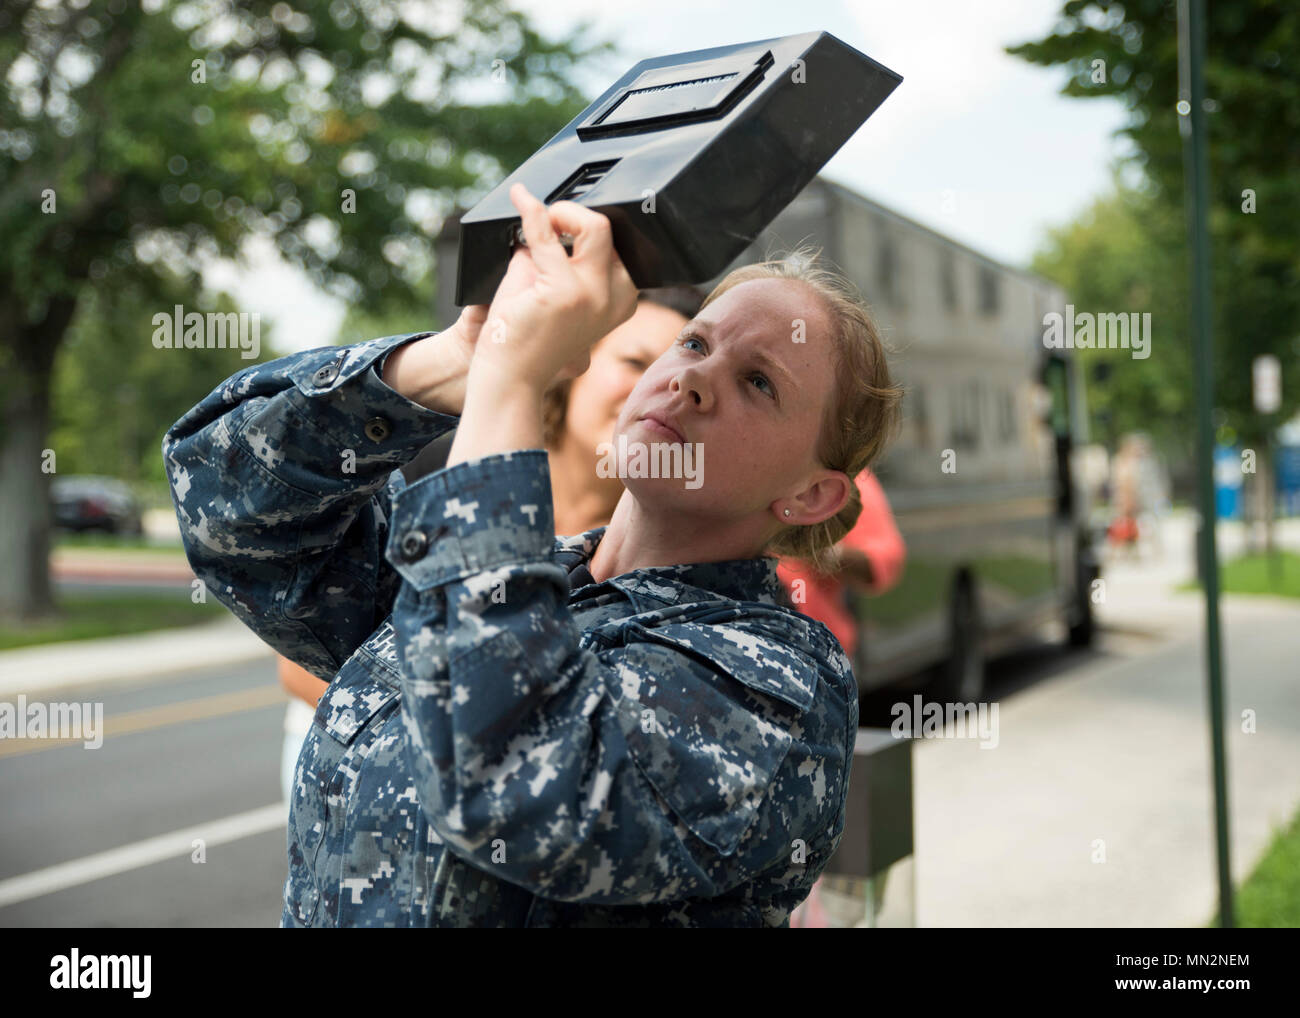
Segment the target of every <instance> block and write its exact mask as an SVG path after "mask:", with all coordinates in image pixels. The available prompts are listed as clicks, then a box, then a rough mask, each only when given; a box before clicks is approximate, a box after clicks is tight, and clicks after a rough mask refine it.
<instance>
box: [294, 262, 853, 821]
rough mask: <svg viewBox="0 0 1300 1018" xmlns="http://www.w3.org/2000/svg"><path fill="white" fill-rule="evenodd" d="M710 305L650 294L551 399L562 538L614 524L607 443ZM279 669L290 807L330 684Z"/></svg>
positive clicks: (431, 463)
mask: <svg viewBox="0 0 1300 1018" xmlns="http://www.w3.org/2000/svg"><path fill="white" fill-rule="evenodd" d="M703 301H704V295H703V294H701V293H700V292H699V291H698V290H696V289H695V288H694V287H691V286H671V287H662V288H659V289H653V290H642V291H641V293H640V295H639V299H638V301H637V308H636V313H635V314H633V316H632V317H631V318H630V319H628V320H627V321H626V322H624V323H623V324H622V325H620V326H619V327H618V328H617V329H614V330H613V331H612V332H610V333H609V334H608V335H606V336H604V337H603V338H602V339H601V340H600V341H599V342H597V343H596V345H595V346H594V347H592V350H591V364H590V366H589V367H588V368H587V370H586V371H585V372H583V373H582V374H581V375H579V376H578V377H577V378H572V379H566V380H564V381H562V382H557V383H556V384H555V385H554V386H552V387H551V388H550V389H549V390H548V391H547V393H546V397H545V403H544V405H543V417H542V423H543V428H544V438H545V442H546V449H547V460H548V462H549V464H550V472H551V501H552V505H553V508H554V512H555V532H556V534H559V535H565V536H567V535H570V534H581V533H585V532H586V531H588V530H592V529H594V528H596V527H600V526H604V525H606V524H608V523H609V521H610V517H612V516H613V514H614V507H615V506H616V505H618V500H619V498H620V497H622V494H623V482H622V481H621V480H619V479H618V478H617V477H600V476H598V475H597V473H596V464H597V462H598V461H599V460H600V454H599V452H598V448H599V446H600V443H602V442H608V441H609V440H610V439H611V437H612V436H613V434H614V425H615V422H616V421H617V420H618V415H619V413H620V411H622V409H623V403H624V402H625V401H626V400H627V397H628V395H629V394H630V393H631V392H632V389H633V388H634V387H635V386H636V383H637V382H638V381H639V380H640V378H641V375H642V374H644V372H645V370H646V368H648V367H649V366H650V365H651V364H652V363H653V362H654V361H655V360H656V359H657V358H658V357H659V355H660V354H661V353H663V352H664V351H665V350H667V349H668V348H669V347H670V346H672V344H673V340H675V339H676V338H677V335H678V333H680V332H681V331H682V328H683V327H684V326H685V325H686V323H687V322H689V321H690V320H691V319H692V318H693V317H694V316H695V313H696V312H697V311H698V310H699V309H700V305H701V304H702V303H703ZM455 437H456V432H455V431H454V430H453V431H452V432H450V433H449V434H447V435H444V436H443V437H442V438H440V439H438V440H437V441H434V442H430V443H429V444H428V445H427V446H426V447H425V448H424V449H423V450H422V451H421V452H420V453H419V455H417V456H416V457H415V459H413V460H412V461H411V462H410V463H409V464H408V465H407V466H406V467H403V468H402V476H403V477H404V478H405V479H406V481H407V482H408V483H410V482H412V481H413V480H414V479H415V478H417V477H423V476H424V475H425V474H431V473H433V472H434V471H436V470H441V469H442V467H443V465H444V464H445V463H446V461H447V453H448V451H449V450H450V449H451V443H452V440H453V439H454V438H455ZM837 635H838V634H837ZM278 664H279V677H280V684H281V685H282V686H283V687H284V689H285V691H286V692H287V693H289V695H290V701H289V706H288V708H287V710H286V711H285V716H284V751H283V754H282V756H281V766H280V783H281V788H282V791H283V792H284V797H285V800H286V801H288V799H289V794H290V791H291V788H292V784H293V775H294V771H295V769H296V767H297V763H298V752H299V750H300V749H301V748H302V742H303V739H304V737H305V736H306V735H307V732H308V731H309V730H310V729H311V722H312V717H313V716H314V714H315V711H316V705H317V702H318V701H319V700H320V698H321V696H322V695H323V694H324V693H325V690H326V689H327V688H328V685H329V684H328V683H327V682H325V681H324V680H322V679H319V678H317V677H316V676H315V675H312V674H311V673H310V672H308V671H307V670H306V669H304V668H301V667H299V666H298V665H296V664H294V663H293V662H291V661H288V660H286V659H285V658H283V657H280V658H278Z"/></svg>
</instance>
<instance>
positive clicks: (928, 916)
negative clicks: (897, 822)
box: [913, 517, 1300, 927]
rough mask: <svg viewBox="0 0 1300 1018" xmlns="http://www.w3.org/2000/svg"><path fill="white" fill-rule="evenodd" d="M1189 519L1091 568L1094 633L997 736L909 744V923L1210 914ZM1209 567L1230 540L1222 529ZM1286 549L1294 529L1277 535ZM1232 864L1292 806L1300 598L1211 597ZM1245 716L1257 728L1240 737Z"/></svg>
mask: <svg viewBox="0 0 1300 1018" xmlns="http://www.w3.org/2000/svg"><path fill="white" fill-rule="evenodd" d="M1192 531H1193V524H1192V521H1191V520H1190V519H1189V518H1186V517H1184V518H1181V519H1180V518H1174V519H1171V520H1168V521H1166V524H1165V526H1164V527H1163V528H1162V533H1161V538H1162V542H1163V545H1164V554H1163V555H1161V556H1159V557H1148V558H1146V559H1138V560H1136V561H1131V562H1130V561H1119V562H1112V563H1110V564H1109V565H1108V567H1107V568H1106V570H1105V572H1104V574H1103V575H1104V576H1105V577H1106V580H1107V583H1106V601H1105V604H1104V605H1102V606H1100V609H1099V612H1098V614H1099V617H1100V619H1101V621H1102V624H1103V626H1109V627H1111V630H1112V632H1113V631H1114V630H1115V629H1120V630H1123V631H1125V632H1127V633H1131V634H1145V635H1146V637H1147V639H1142V638H1141V637H1139V636H1136V635H1134V636H1126V637H1120V638H1115V637H1112V638H1110V639H1109V640H1108V639H1107V636H1106V634H1105V633H1104V632H1103V634H1102V644H1101V652H1100V653H1098V654H1097V655H1095V656H1094V657H1093V658H1092V659H1091V660H1090V661H1088V662H1087V663H1085V664H1084V665H1082V666H1080V667H1077V668H1074V669H1072V670H1070V671H1069V672H1066V673H1063V674H1062V675H1061V676H1059V677H1056V678H1049V679H1047V680H1045V681H1042V682H1039V683H1037V684H1036V685H1035V686H1033V687H1032V688H1030V689H1027V690H1025V691H1023V692H1020V693H1017V694H1016V695H1015V696H1013V697H1011V698H1010V699H1008V700H1007V701H1006V702H1005V703H1002V704H1001V705H1000V708H999V742H998V745H997V746H996V747H995V748H992V749H982V748H981V747H980V745H979V742H978V740H976V739H948V740H942V739H928V740H927V739H921V740H918V741H917V742H916V743H915V745H914V747H913V748H914V782H915V785H914V788H915V797H916V798H915V802H916V820H915V837H916V857H915V861H916V893H917V922H918V924H919V925H922V926H961V927H967V926H970V927H974V926H1045V927H1072V926H1079V927H1140V926H1151V927H1186V926H1203V925H1205V924H1206V923H1207V922H1208V921H1209V920H1210V918H1211V916H1212V914H1213V912H1214V910H1215V908H1216V905H1217V871H1216V865H1217V864H1216V860H1215V848H1214V844H1215V841H1214V839H1215V833H1214V807H1213V798H1212V763H1211V756H1210V736H1209V723H1208V705H1207V689H1206V680H1205V673H1204V651H1203V645H1204V636H1203V628H1204V602H1203V599H1202V597H1201V595H1200V594H1199V593H1182V594H1175V593H1171V589H1170V588H1171V586H1172V585H1173V584H1175V583H1178V582H1181V581H1183V580H1185V579H1189V578H1190V577H1191V575H1192V573H1193V570H1194V566H1193V561H1194V560H1193V559H1192V557H1191V555H1190V548H1191V541H1192V539H1193V537H1194V535H1193V532H1192ZM1221 533H1222V540H1221V544H1220V548H1221V552H1224V554H1221V558H1226V557H1229V555H1231V554H1235V553H1236V552H1238V551H1239V550H1240V547H1241V537H1242V535H1241V528H1240V527H1233V526H1232V525H1230V524H1229V525H1225V526H1224V528H1223V530H1222V531H1221ZM1285 534H1286V536H1285V541H1286V544H1287V545H1288V546H1290V547H1293V548H1294V547H1298V546H1300V527H1297V526H1296V524H1295V521H1290V522H1289V523H1288V525H1287V527H1286V528H1285ZM1221 618H1222V626H1223V637H1224V639H1223V643H1224V665H1225V667H1224V672H1225V689H1226V693H1225V701H1226V731H1225V741H1226V745H1227V767H1228V801H1229V814H1230V836H1231V862H1232V874H1233V880H1234V883H1235V884H1237V885H1240V883H1241V881H1242V880H1244V879H1245V878H1246V877H1247V876H1248V875H1249V874H1250V872H1251V870H1252V869H1253V868H1254V866H1255V864H1256V863H1257V862H1258V860H1259V857H1260V856H1261V854H1262V853H1263V852H1264V851H1265V849H1266V848H1267V846H1268V844H1269V842H1270V841H1271V839H1272V837H1273V833H1274V830H1275V829H1276V828H1280V827H1281V826H1283V825H1284V824H1286V823H1287V822H1288V821H1289V820H1290V818H1291V817H1292V816H1293V815H1294V813H1295V811H1296V810H1297V808H1300V602H1297V601H1294V600H1286V599H1281V598H1264V597H1245V596H1237V597H1226V598H1224V600H1223V603H1222V612H1221ZM1251 719H1253V724H1254V727H1255V731H1254V732H1249V731H1247V730H1246V729H1247V728H1248V725H1247V724H1246V721H1247V720H1251Z"/></svg>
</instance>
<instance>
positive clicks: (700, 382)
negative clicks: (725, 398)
mask: <svg viewBox="0 0 1300 1018" xmlns="http://www.w3.org/2000/svg"><path fill="white" fill-rule="evenodd" d="M671 388H672V390H673V391H674V392H683V393H685V394H686V395H687V396H689V397H690V398H691V399H692V400H694V402H695V405H696V407H697V408H699V409H701V410H707V409H708V408H709V405H710V404H711V399H712V395H711V392H710V390H709V386H708V383H707V380H706V379H705V378H704V376H703V374H701V373H700V372H699V371H697V370H696V369H695V367H694V366H692V367H688V368H683V369H682V370H681V371H680V372H678V374H677V377H676V378H674V379H673V381H672V386H671Z"/></svg>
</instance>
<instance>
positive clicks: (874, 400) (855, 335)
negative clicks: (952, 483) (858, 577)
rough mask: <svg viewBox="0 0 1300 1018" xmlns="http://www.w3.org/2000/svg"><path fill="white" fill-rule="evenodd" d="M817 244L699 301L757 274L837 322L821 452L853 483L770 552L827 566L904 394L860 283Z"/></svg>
mask: <svg viewBox="0 0 1300 1018" xmlns="http://www.w3.org/2000/svg"><path fill="white" fill-rule="evenodd" d="M820 257H821V253H820V251H818V250H815V249H810V248H806V247H800V248H798V249H796V250H795V251H792V252H790V253H788V254H786V255H785V256H784V257H772V256H771V254H769V256H768V258H767V259H766V260H765V261H762V262H758V263H756V264H753V265H746V266H743V267H742V268H739V269H736V270H735V271H733V272H730V273H728V274H727V275H726V277H725V278H724V279H723V280H722V281H721V282H720V283H718V285H717V286H716V287H714V288H713V292H712V293H710V294H709V295H708V297H706V298H705V300H704V304H703V305H702V307H701V310H703V308H706V307H708V306H709V305H710V304H712V303H713V302H714V301H715V300H717V299H718V298H719V297H721V296H722V295H723V294H724V293H726V292H727V291H728V290H730V289H732V288H733V287H736V286H739V285H740V284H741V283H748V282H750V281H751V280H755V279H793V280H797V281H799V282H801V283H803V284H805V285H806V286H807V287H808V288H810V289H811V290H813V291H814V292H815V293H817V295H818V296H819V297H820V298H821V300H822V303H823V305H824V306H825V308H826V310H827V311H828V312H829V316H830V320H831V323H832V340H833V342H834V349H835V358H836V363H835V364H834V369H835V378H836V386H835V392H834V393H833V394H832V398H831V399H830V400H829V401H828V403H827V405H826V408H825V412H824V414H823V417H822V427H821V434H820V435H819V436H818V440H817V447H816V450H815V451H816V454H817V458H818V460H819V461H820V462H821V464H822V466H824V467H826V468H828V469H830V470H839V471H842V472H843V473H845V474H847V475H848V477H849V480H851V481H854V482H855V483H853V484H852V485H851V486H850V494H849V500H848V501H847V502H845V503H844V507H843V508H842V509H841V510H840V511H839V512H838V513H836V514H835V515H834V516H832V517H830V518H829V519H827V520H823V521H822V522H821V523H814V524H809V525H804V526H787V527H784V528H782V530H781V531H780V532H779V533H778V534H777V535H776V536H775V537H773V538H772V540H771V541H769V542H768V544H767V547H766V548H765V549H764V550H765V551H766V552H767V553H768V554H774V555H782V556H789V557H791V558H800V559H805V560H807V561H808V562H810V563H811V564H812V565H813V566H814V568H816V569H819V570H821V571H828V570H829V569H830V567H831V562H830V555H829V552H830V550H831V548H832V547H834V545H835V544H837V543H838V542H839V541H840V539H841V538H843V537H844V535H845V534H847V533H848V532H849V531H850V530H851V529H853V525H854V524H855V523H857V521H858V516H859V514H861V512H862V499H861V497H860V496H859V494H858V487H857V483H856V481H855V479H856V478H857V476H858V474H860V473H861V472H862V471H863V470H865V469H866V468H867V467H869V466H870V465H871V464H872V463H874V462H875V461H876V460H877V459H878V458H879V456H880V455H881V453H882V452H883V451H884V449H885V447H886V446H887V445H888V444H889V442H890V441H891V440H892V439H893V437H894V434H895V432H896V431H897V429H898V419H899V403H900V401H901V399H902V396H903V392H902V389H900V388H899V387H898V386H896V385H895V384H894V382H893V379H892V378H891V376H890V373H889V364H888V362H887V360H886V350H885V344H884V341H883V340H882V339H881V338H880V331H879V330H878V329H877V328H876V323H875V321H873V319H872V317H871V312H870V310H869V308H868V306H867V304H866V302H865V301H864V300H863V299H862V296H861V294H859V292H858V290H857V288H856V287H855V286H854V285H853V284H852V283H851V282H849V280H848V279H846V278H845V277H844V276H842V275H840V274H839V273H837V272H834V271H832V270H831V269H828V268H826V267H825V266H823V265H822V264H820V261H819V260H820Z"/></svg>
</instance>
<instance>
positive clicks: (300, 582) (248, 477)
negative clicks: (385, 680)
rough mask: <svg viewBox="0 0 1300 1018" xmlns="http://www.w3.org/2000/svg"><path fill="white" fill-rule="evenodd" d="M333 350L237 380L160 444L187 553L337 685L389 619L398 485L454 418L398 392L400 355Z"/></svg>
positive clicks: (399, 340) (208, 581)
mask: <svg viewBox="0 0 1300 1018" xmlns="http://www.w3.org/2000/svg"><path fill="white" fill-rule="evenodd" d="M424 335H428V333H417V334H412V335H405V336H388V337H385V338H383V339H376V340H372V341H370V342H367V343H359V344H356V345H354V346H345V347H325V348H322V349H318V350H308V351H306V352H303V353H298V354H293V355H290V356H288V357H281V358H280V359H278V360H274V361H269V362H267V363H265V364H255V365H252V366H250V367H248V368H245V369H244V370H243V371H240V372H238V373H237V374H235V375H232V376H231V377H230V378H228V379H226V381H224V382H223V383H222V384H221V385H219V386H218V387H217V388H216V389H214V390H213V392H212V393H211V394H210V395H208V396H207V397H206V398H205V399H204V400H203V401H202V402H201V403H199V404H198V405H197V406H195V407H194V408H193V409H192V410H190V411H189V412H188V413H187V414H186V415H185V416H184V417H182V418H181V419H180V420H179V421H177V422H176V423H175V424H174V425H173V426H172V427H171V428H170V429H169V430H168V432H167V434H166V435H165V436H164V438H163V443H162V453H163V462H164V466H165V468H166V471H167V478H168V483H169V484H170V487H171V494H172V501H173V502H174V503H175V505H176V517H177V520H178V521H179V522H180V528H181V537H182V539H183V541H184V544H185V553H186V556H187V557H188V558H189V562H190V566H191V567H192V568H193V570H194V574H195V575H196V576H197V577H199V578H200V579H201V580H202V581H203V583H204V584H205V585H206V587H207V589H208V591H209V592H210V593H211V594H212V595H213V596H214V597H215V598H217V600H219V601H220V602H221V603H222V604H224V605H226V607H228V608H229V609H230V610H231V611H232V612H233V613H234V614H235V615H236V616H237V617H238V618H239V619H240V620H241V621H242V622H243V623H244V624H245V625H247V626H248V627H249V628H250V629H252V630H253V631H254V632H255V633H257V635H258V636H260V637H261V638H262V639H263V640H265V641H266V642H267V643H268V644H270V645H271V646H272V647H273V648H274V649H275V650H277V651H278V652H279V653H281V654H283V655H284V656H285V657H287V658H289V659H290V660H292V661H296V662H298V663H299V664H301V665H302V666H303V667H304V668H306V669H307V670H308V671H310V672H312V673H313V674H315V675H317V676H319V677H321V678H323V679H329V678H332V677H333V675H334V674H335V672H337V671H338V669H339V668H340V667H341V665H342V664H343V662H344V661H346V660H347V658H348V657H349V656H350V655H351V654H352V652H353V650H355V649H356V647H357V646H358V645H360V644H361V643H362V642H363V641H364V640H365V639H366V637H368V636H369V635H370V634H371V633H372V632H373V631H374V629H375V627H376V626H377V625H378V624H379V623H380V622H382V621H383V619H384V618H385V617H386V616H387V614H388V611H389V608H390V607H391V604H392V601H393V599H394V597H395V596H396V591H397V583H398V581H397V577H396V574H394V573H393V571H392V569H391V568H389V566H388V563H387V562H386V561H385V560H384V556H383V548H384V541H385V537H386V532H387V508H388V504H389V497H390V489H389V488H387V487H386V484H387V482H388V481H389V478H390V475H391V474H393V471H394V470H395V469H396V468H398V467H400V466H401V465H402V464H403V463H405V462H407V461H408V460H410V459H411V458H412V457H413V456H414V455H415V454H416V453H417V452H419V451H420V449H421V448H423V447H424V446H425V445H426V444H428V443H429V442H430V441H431V440H432V439H434V438H436V437H437V436H438V435H440V434H442V433H444V432H446V431H448V430H450V429H451V428H453V427H455V425H456V424H457V422H458V420H459V418H456V417H451V416H448V415H446V414H440V413H436V412H434V411H431V410H427V409H425V408H424V407H422V406H420V405H419V404H417V403H413V402H412V401H410V400H408V399H406V398H405V397H404V396H401V395H400V394H398V393H397V392H395V391H394V390H393V389H391V388H389V386H387V385H386V384H384V381H383V379H382V377H381V376H380V374H379V371H380V370H381V369H382V364H383V360H384V358H385V357H386V356H387V354H388V353H389V352H390V351H391V350H393V349H394V348H396V347H398V346H401V345H402V344H403V343H407V342H410V341H412V340H414V339H418V338H420V337H421V336H424Z"/></svg>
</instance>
